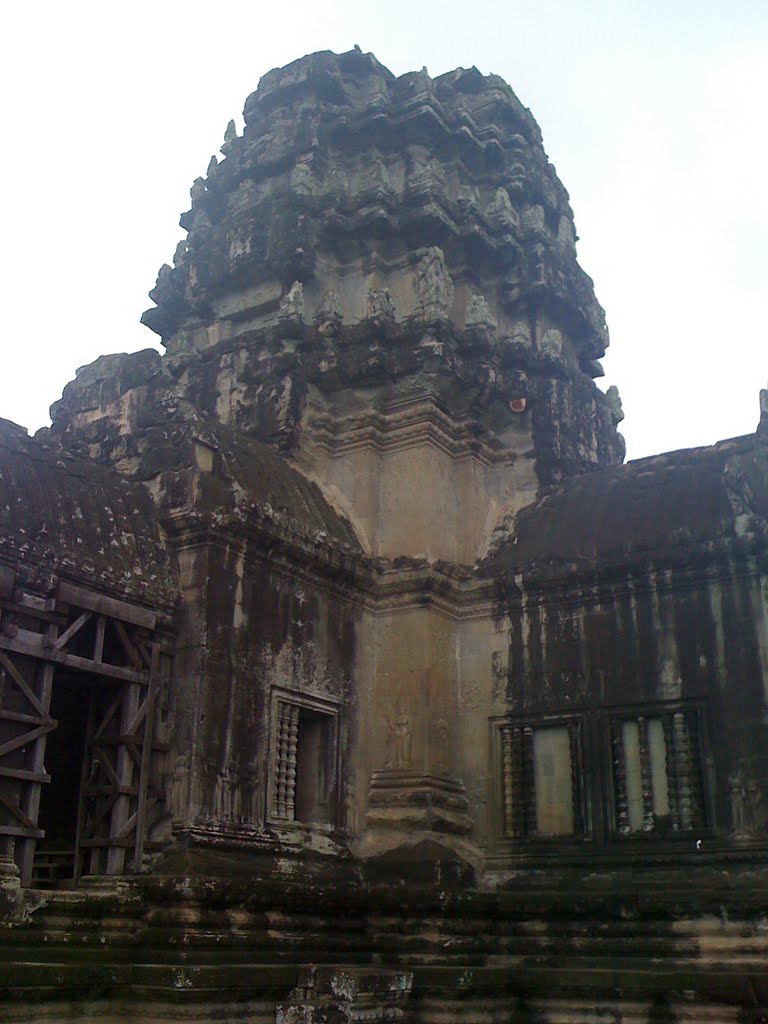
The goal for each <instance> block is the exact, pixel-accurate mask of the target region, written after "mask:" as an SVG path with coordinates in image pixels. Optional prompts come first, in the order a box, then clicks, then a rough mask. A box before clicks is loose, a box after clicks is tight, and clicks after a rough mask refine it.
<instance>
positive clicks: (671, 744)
mask: <svg viewBox="0 0 768 1024" xmlns="http://www.w3.org/2000/svg"><path fill="white" fill-rule="evenodd" d="M661 723H662V726H663V728H664V751H665V755H666V771H667V792H668V794H669V820H670V822H671V823H672V828H673V829H679V828H680V800H679V797H678V792H677V769H676V766H675V735H674V729H673V724H672V715H664V716H663V717H662V720H661Z"/></svg>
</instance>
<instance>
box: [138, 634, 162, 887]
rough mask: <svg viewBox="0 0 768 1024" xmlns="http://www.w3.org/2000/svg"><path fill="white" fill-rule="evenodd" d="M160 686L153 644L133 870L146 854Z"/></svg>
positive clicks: (156, 646) (155, 648)
mask: <svg viewBox="0 0 768 1024" xmlns="http://www.w3.org/2000/svg"><path fill="white" fill-rule="evenodd" d="M159 686H160V648H159V645H158V644H157V643H153V644H152V659H151V661H150V665H149V689H148V691H147V708H146V712H145V714H144V741H143V743H142V747H141V770H140V772H139V793H138V803H137V807H136V844H135V846H134V851H133V870H134V871H137V872H139V871H141V859H142V857H143V855H144V839H145V832H146V827H147V821H146V819H147V791H148V789H149V770H150V767H151V761H152V740H153V739H154V732H155V729H154V725H155V701H156V699H157V693H158V689H159Z"/></svg>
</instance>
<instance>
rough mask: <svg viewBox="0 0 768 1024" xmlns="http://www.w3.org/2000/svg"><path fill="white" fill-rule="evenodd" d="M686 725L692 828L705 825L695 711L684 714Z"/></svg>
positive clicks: (697, 726) (699, 745) (702, 780)
mask: <svg viewBox="0 0 768 1024" xmlns="http://www.w3.org/2000/svg"><path fill="white" fill-rule="evenodd" d="M686 725H687V731H688V763H689V764H690V773H691V774H690V778H691V812H692V828H703V827H704V825H706V815H705V809H704V779H703V777H702V765H701V744H700V740H699V721H698V716H697V714H696V712H695V711H689V712H688V714H687V715H686Z"/></svg>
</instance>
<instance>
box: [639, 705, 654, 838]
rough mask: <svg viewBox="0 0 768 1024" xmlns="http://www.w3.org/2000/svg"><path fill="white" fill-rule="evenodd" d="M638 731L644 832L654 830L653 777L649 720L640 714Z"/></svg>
mask: <svg viewBox="0 0 768 1024" xmlns="http://www.w3.org/2000/svg"><path fill="white" fill-rule="evenodd" d="M637 733H638V740H639V744H638V746H639V752H640V785H641V787H642V790H643V832H651V831H652V830H653V824H654V819H653V778H652V776H651V755H650V751H649V749H648V720H647V719H646V718H643V717H642V715H638V718H637Z"/></svg>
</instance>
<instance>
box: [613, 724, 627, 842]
mask: <svg viewBox="0 0 768 1024" xmlns="http://www.w3.org/2000/svg"><path fill="white" fill-rule="evenodd" d="M611 752H612V754H613V796H614V800H615V802H616V829H617V831H618V832H619V833H621V835H628V834H629V800H628V798H627V765H626V759H625V756H624V743H623V738H622V728H621V721H620V720H619V719H617V718H614V719H612V720H611Z"/></svg>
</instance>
